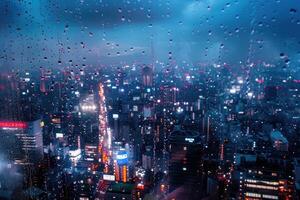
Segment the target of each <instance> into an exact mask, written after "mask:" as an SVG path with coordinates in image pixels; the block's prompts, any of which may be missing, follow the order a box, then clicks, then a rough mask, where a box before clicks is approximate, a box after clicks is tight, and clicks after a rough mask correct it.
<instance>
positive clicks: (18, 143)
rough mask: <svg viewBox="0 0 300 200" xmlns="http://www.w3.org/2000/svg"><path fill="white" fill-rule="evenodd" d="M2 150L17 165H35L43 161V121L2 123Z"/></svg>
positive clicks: (0, 124)
mask: <svg viewBox="0 0 300 200" xmlns="http://www.w3.org/2000/svg"><path fill="white" fill-rule="evenodd" d="M0 133H1V140H0V148H1V152H4V154H5V156H6V157H7V159H8V160H10V161H13V162H15V163H16V164H33V163H38V162H39V161H41V160H42V159H43V135H42V123H41V120H40V119H38V120H35V121H29V122H25V121H0Z"/></svg>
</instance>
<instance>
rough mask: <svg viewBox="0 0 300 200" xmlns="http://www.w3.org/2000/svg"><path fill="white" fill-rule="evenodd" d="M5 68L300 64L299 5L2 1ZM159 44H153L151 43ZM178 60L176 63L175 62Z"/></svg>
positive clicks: (290, 1) (233, 0)
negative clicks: (166, 64) (285, 60)
mask: <svg viewBox="0 0 300 200" xmlns="http://www.w3.org/2000/svg"><path fill="white" fill-rule="evenodd" d="M0 9H1V11H0V38H1V39H0V44H1V47H2V48H1V51H0V68H1V69H4V68H7V67H30V68H34V67H36V68H37V67H40V66H44V67H59V66H70V65H74V66H82V65H86V66H89V65H90V66H100V65H101V64H114V65H117V64H131V63H141V64H147V63H149V62H151V58H152V53H151V52H152V51H151V49H152V48H151V43H152V46H153V52H154V53H153V56H154V58H155V60H158V61H159V62H165V63H167V62H176V63H189V64H193V63H208V64H212V63H224V62H226V63H230V64H232V65H234V64H238V63H239V62H240V61H242V62H245V61H246V60H247V58H249V59H250V61H251V62H257V61H265V62H271V63H276V62H278V61H280V59H282V58H281V57H282V56H281V57H280V54H281V53H284V55H285V58H288V59H289V60H291V62H290V65H292V64H294V65H295V64H298V62H300V55H299V52H300V37H299V35H300V16H299V12H300V1H299V0H228V1H222V0H198V1H196V0H1V2H0ZM151 41H152V42H151ZM169 57H172V60H171V61H170V60H169Z"/></svg>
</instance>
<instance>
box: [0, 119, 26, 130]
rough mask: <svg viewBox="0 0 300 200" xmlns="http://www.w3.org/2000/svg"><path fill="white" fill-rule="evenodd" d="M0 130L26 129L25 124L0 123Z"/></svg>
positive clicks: (13, 122)
mask: <svg viewBox="0 0 300 200" xmlns="http://www.w3.org/2000/svg"><path fill="white" fill-rule="evenodd" d="M0 128H18V129H25V128H27V123H25V122H15V121H1V122H0Z"/></svg>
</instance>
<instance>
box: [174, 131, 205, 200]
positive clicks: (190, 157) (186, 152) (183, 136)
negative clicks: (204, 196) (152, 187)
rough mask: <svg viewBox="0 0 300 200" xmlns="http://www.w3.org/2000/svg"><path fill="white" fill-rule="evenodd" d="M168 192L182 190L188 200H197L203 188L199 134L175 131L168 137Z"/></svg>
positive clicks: (201, 148) (201, 149)
mask: <svg viewBox="0 0 300 200" xmlns="http://www.w3.org/2000/svg"><path fill="white" fill-rule="evenodd" d="M169 151H170V160H169V190H170V192H172V191H174V190H176V189H180V188H181V189H182V188H183V189H184V193H188V195H189V199H197V198H199V197H200V195H201V190H202V187H203V184H202V183H203V177H202V152H203V147H202V142H201V137H200V134H199V133H197V132H192V131H186V130H175V131H173V132H172V133H171V135H170V137H169Z"/></svg>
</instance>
